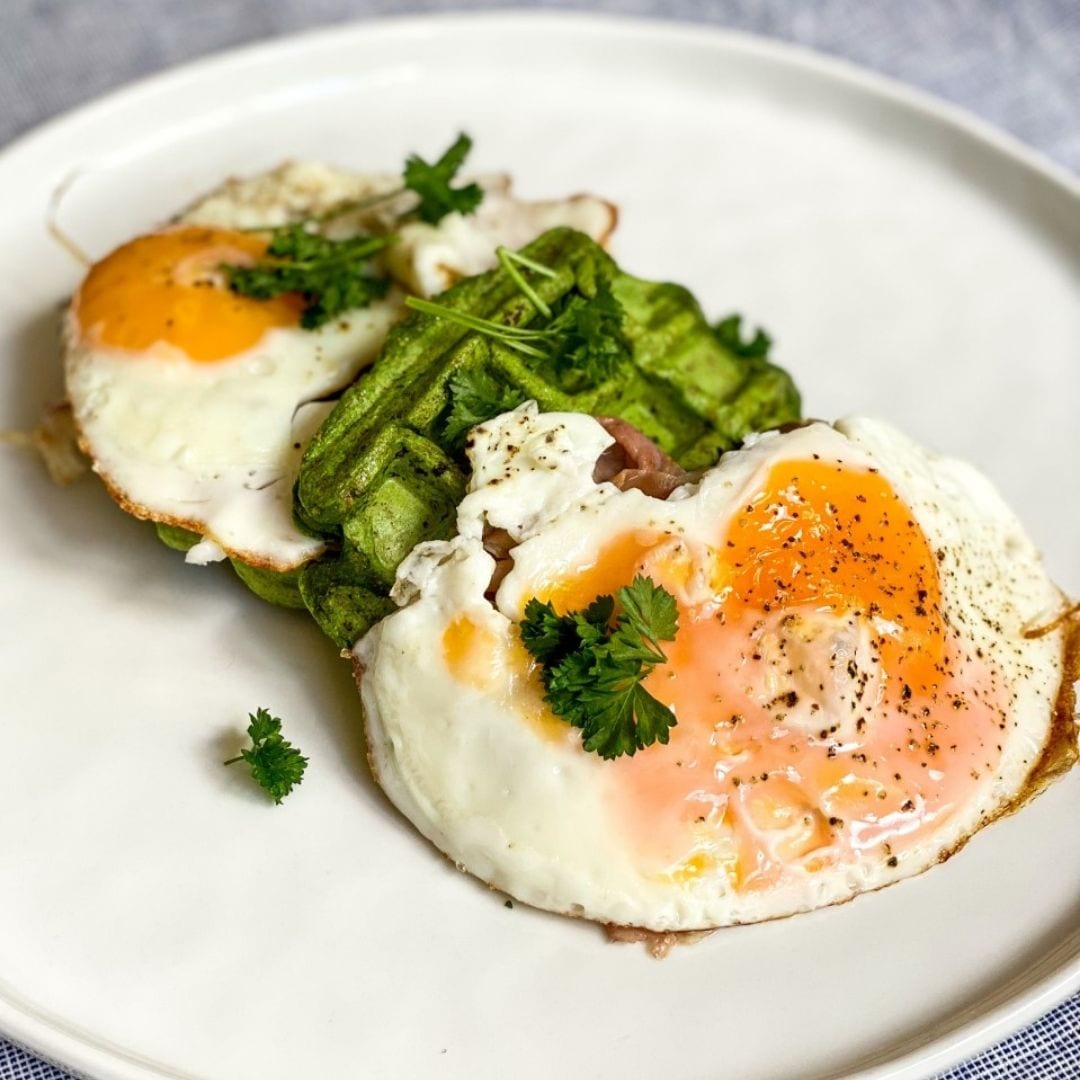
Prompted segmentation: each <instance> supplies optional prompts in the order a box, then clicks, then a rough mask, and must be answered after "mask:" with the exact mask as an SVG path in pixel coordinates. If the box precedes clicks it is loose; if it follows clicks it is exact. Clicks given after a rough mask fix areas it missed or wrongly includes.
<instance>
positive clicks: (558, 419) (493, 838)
mask: <svg viewBox="0 0 1080 1080" xmlns="http://www.w3.org/2000/svg"><path fill="white" fill-rule="evenodd" d="M611 442H612V439H611V437H610V436H609V435H608V434H607V433H606V432H605V431H604V429H603V428H602V427H601V426H600V425H599V424H598V423H597V422H596V421H595V420H593V419H592V418H590V417H587V416H580V415H573V414H559V413H546V414H540V413H538V411H537V409H536V407H535V405H534V404H533V403H527V404H526V405H523V406H522V407H521V408H519V409H517V410H515V411H514V412H512V413H508V414H504V415H503V416H502V417H498V418H496V419H495V420H493V421H489V422H488V423H487V424H484V425H481V427H480V428H478V429H475V431H474V434H473V438H472V448H471V450H470V457H471V460H472V463H473V468H474V473H473V478H472V483H471V485H470V490H469V493H468V494H467V495H466V497H465V499H464V500H463V502H462V503H461V505H460V508H459V518H458V535H457V536H456V537H455V538H454V539H452V540H449V541H438V542H429V543H425V544H422V545H420V546H419V547H418V548H417V549H416V550H415V551H414V552H413V554H412V555H411V556H410V557H409V558H408V559H407V560H406V561H405V563H404V564H403V565H402V567H401V569H400V571H399V575H398V581H397V585H396V587H395V591H394V596H395V599H396V600H397V601H398V603H399V604H401V605H403V606H402V607H401V608H400V609H399V610H398V611H397V612H395V613H393V614H391V615H390V616H388V617H387V618H385V619H384V620H382V622H380V623H379V624H377V625H376V626H375V627H374V628H373V629H372V630H371V631H370V632H369V633H368V634H367V635H366V636H365V637H364V638H362V639H361V640H360V641H359V642H358V643H357V644H356V646H355V647H354V650H353V655H354V658H355V661H356V664H357V666H358V670H360V671H362V673H363V674H362V678H361V680H360V691H361V698H362V704H363V710H364V716H365V722H366V726H367V735H368V741H369V747H370V755H371V761H372V764H373V768H374V771H375V773H376V776H377V777H378V779H379V782H380V783H381V784H382V786H383V787H384V789H385V790H386V792H387V794H388V795H389V797H390V799H391V800H392V801H393V802H394V804H395V805H396V806H397V807H398V809H399V810H400V811H401V812H402V813H403V814H404V815H405V816H406V817H407V818H408V819H409V820H410V821H411V822H412V823H413V824H414V825H415V826H416V828H417V829H418V830H419V831H420V832H421V833H422V834H423V835H424V836H425V837H427V839H428V840H430V841H431V842H432V843H433V844H434V845H435V846H436V847H437V848H439V849H440V850H441V851H442V852H444V853H445V854H446V855H447V856H448V857H449V858H450V859H452V860H453V861H454V862H455V863H456V864H457V865H458V866H460V867H461V868H462V869H464V870H466V871H468V872H470V873H472V874H474V875H475V876H477V877H478V878H480V879H482V880H483V881H485V882H487V883H489V884H490V885H492V886H493V887H495V888H497V889H499V890H501V891H504V892H506V893H508V894H510V895H511V896H513V897H515V898H517V899H519V900H521V901H523V902H526V903H529V904H532V905H535V906H537V907H540V908H544V909H548V910H552V911H556V912H561V913H566V914H571V915H578V916H583V917H585V918H588V919H592V920H596V921H599V922H604V923H612V924H620V925H630V926H637V927H644V928H647V929H651V930H656V931H669V930H695V929H706V928H709V927H717V926H726V925H730V924H734V923H747V922H756V921H760V920H764V919H770V918H776V917H780V916H786V915H790V914H793V913H796V912H800V911H805V910H809V909H811V908H815V907H820V906H823V905H827V904H833V903H837V902H840V901H843V900H847V899H849V898H851V897H852V896H855V895H856V894H858V893H861V892H865V891H868V890H871V889H876V888H879V887H881V886H883V885H888V884H890V883H892V882H894V881H897V880H899V879H900V878H902V877H907V876H910V875H913V874H918V873H920V872H921V871H923V870H925V869H927V868H928V867H930V866H932V865H934V864H935V863H936V862H938V861H939V860H940V859H941V858H943V857H945V856H946V855H948V854H949V853H951V852H952V851H953V850H954V849H955V848H956V847H958V846H959V845H960V844H962V843H963V841H964V840H965V839H966V838H967V837H969V836H970V835H971V834H972V833H974V832H975V831H977V830H978V829H979V828H980V827H981V826H982V825H984V824H986V823H987V822H988V821H990V820H992V819H993V817H994V816H996V815H997V814H999V813H1000V812H1001V811H1002V810H1003V809H1005V808H1006V807H1008V806H1010V804H1012V802H1013V801H1014V800H1015V799H1016V798H1017V796H1018V795H1020V794H1022V792H1023V790H1024V788H1025V784H1026V783H1027V781H1028V778H1029V775H1030V774H1031V772H1032V769H1033V767H1034V766H1035V763H1036V762H1037V761H1038V759H1039V757H1040V754H1041V753H1042V751H1043V749H1044V747H1045V746H1046V745H1047V743H1048V740H1049V739H1050V736H1051V731H1052V718H1053V712H1054V706H1055V702H1056V700H1057V696H1058V692H1059V688H1060V685H1061V681H1062V673H1063V661H1062V650H1063V632H1061V631H1059V632H1054V633H1049V634H1046V635H1044V636H1042V637H1039V638H1031V639H1029V638H1025V637H1024V634H1023V631H1024V629H1025V628H1026V627H1028V626H1030V625H1031V624H1032V623H1033V622H1035V621H1038V620H1039V619H1041V618H1043V617H1045V616H1046V615H1047V613H1049V612H1053V611H1054V610H1056V608H1057V607H1058V605H1059V604H1060V600H1061V596H1060V593H1059V592H1058V590H1056V588H1055V587H1054V586H1053V584H1052V582H1050V580H1049V579H1048V578H1047V576H1046V574H1045V571H1044V570H1043V568H1042V566H1041V563H1040V560H1039V556H1038V553H1037V552H1036V550H1035V549H1034V547H1033V546H1032V544H1031V542H1030V540H1029V539H1028V538H1027V536H1026V535H1025V533H1024V532H1023V529H1022V528H1021V526H1020V525H1019V523H1018V522H1017V520H1016V519H1015V517H1014V516H1013V514H1012V513H1011V511H1010V510H1009V509H1008V508H1007V507H1006V506H1005V504H1004V503H1003V502H1002V500H1001V499H1000V497H999V496H998V495H997V494H996V492H995V491H994V489H993V487H992V485H991V484H990V483H989V482H988V481H987V480H986V479H985V478H984V477H982V476H981V475H980V474H979V473H978V472H977V471H976V470H974V469H973V468H971V467H970V466H968V465H965V464H963V463H961V462H957V461H954V460H951V459H948V458H943V457H939V456H937V455H935V454H932V453H930V452H928V451H926V450H924V449H923V448H921V447H919V446H917V445H916V444H915V443H913V442H912V441H911V440H909V439H908V438H906V437H905V436H904V435H902V434H901V433H900V432H898V431H896V430H895V429H893V428H892V427H890V426H888V425H887V424H884V423H882V422H879V421H875V420H869V419H861V418H855V419H849V420H845V421H842V422H840V423H838V424H836V425H835V426H829V425H826V424H823V423H813V424H810V425H808V426H806V427H803V428H801V429H798V430H795V431H792V432H789V433H787V434H776V433H769V434H764V435H762V436H760V437H758V438H755V439H753V440H750V441H749V445H748V447H747V448H746V449H743V450H740V451H735V452H730V453H727V454H725V455H724V456H723V457H722V459H721V460H720V462H719V463H718V464H717V465H716V466H715V467H714V468H713V469H711V470H709V471H708V472H707V473H706V474H704V475H703V476H702V477H701V478H700V480H698V481H697V482H696V483H693V484H688V485H686V486H684V487H683V488H681V489H679V490H678V491H676V492H675V494H674V495H673V496H672V497H671V498H670V499H669V500H667V501H660V500H657V499H653V498H650V497H648V496H646V495H644V494H642V493H641V492H640V491H635V490H630V491H625V492H622V491H619V490H618V489H617V488H615V487H614V486H613V485H612V484H609V483H603V484H596V483H594V482H593V480H592V470H593V466H594V464H595V461H596V458H597V457H598V456H599V453H600V452H601V451H602V450H603V449H604V448H605V447H606V446H608V445H610V443H611ZM815 454H817V455H819V457H820V458H823V459H825V460H828V461H836V462H839V463H842V464H843V465H844V466H846V467H849V468H853V469H870V468H873V469H876V470H878V471H879V472H880V473H881V475H882V476H883V477H884V478H885V479H886V480H887V481H889V483H890V484H891V485H892V487H893V489H894V491H895V492H896V494H897V495H898V496H899V497H900V499H902V500H903V501H904V503H906V505H907V506H908V507H909V508H910V510H911V511H912V515H913V517H914V518H915V520H916V521H917V522H918V525H919V526H920V527H921V530H922V532H923V534H924V535H925V537H926V539H927V541H928V543H929V545H930V548H931V549H932V550H935V551H938V550H941V551H945V552H948V559H949V560H950V566H951V567H952V568H953V569H954V570H955V571H956V572H950V573H942V574H941V589H942V610H943V612H944V613H945V615H946V617H947V620H948V622H949V624H951V625H952V626H962V627H964V632H965V634H966V638H965V641H966V644H967V645H968V646H969V647H970V648H971V649H972V650H974V649H983V650H986V652H987V653H988V654H990V655H992V656H993V657H994V659H995V662H996V664H997V666H998V671H999V672H1000V675H1001V679H1002V681H1003V682H1004V684H1005V685H1006V686H1007V687H1008V688H1009V690H1010V691H1011V693H1012V694H1013V695H1014V698H1013V702H1012V705H1011V709H1010V717H1011V720H1012V721H1014V722H1013V723H1012V724H1011V725H1010V726H1009V727H1008V730H1007V731H1003V732H1002V733H1001V739H1002V752H1001V755H1000V758H999V760H998V763H997V766H996V768H995V769H994V771H993V772H992V773H987V774H986V775H984V776H983V777H982V778H981V779H980V781H979V782H978V783H977V784H974V785H973V786H972V787H971V789H970V794H969V796H968V797H967V799H966V802H965V803H964V805H963V806H960V807H958V808H956V810H955V812H954V813H952V814H951V816H949V817H948V818H947V820H946V821H945V823H944V824H943V825H942V826H941V827H940V828H937V829H934V830H932V831H930V832H929V833H928V834H927V835H925V836H924V837H922V838H921V839H920V840H918V841H917V842H915V843H913V845H912V846H910V847H908V848H907V849H906V850H905V851H904V853H903V858H902V859H901V860H896V859H893V860H891V862H890V860H886V859H884V858H883V857H882V856H881V854H880V852H877V853H874V854H873V855H871V854H870V853H867V854H866V856H865V857H860V858H856V859H854V860H852V861H850V862H847V863H844V864H841V865H835V866H832V867H830V868H828V869H826V870H824V871H819V872H816V873H813V874H811V873H791V874H788V875H787V876H786V877H785V879H784V880H783V881H782V882H781V883H779V884H777V885H776V886H775V887H771V888H769V889H766V890H763V891H757V892H746V891H740V890H739V889H737V888H736V887H734V886H733V885H732V884H731V882H730V881H729V880H728V878H727V877H726V876H725V875H724V874H722V873H709V874H703V875H701V876H699V877H696V878H694V877H691V878H690V879H688V880H674V879H673V877H672V876H671V875H665V874H663V873H658V872H657V868H656V866H655V865H653V864H652V863H651V861H650V860H649V859H647V858H645V857H644V856H643V855H642V853H641V850H640V846H639V844H638V842H637V841H638V839H639V838H636V837H635V836H633V835H632V834H628V832H627V829H626V827H625V824H624V823H621V822H620V821H618V820H616V818H615V815H614V814H613V811H612V807H613V806H614V805H616V801H615V793H616V785H617V783H618V781H617V778H616V773H615V769H614V767H613V764H612V763H611V762H608V761H604V760H603V759H601V758H600V757H599V756H598V755H596V754H593V753H587V752H585V751H584V750H583V748H582V745H581V739H580V734H579V732H578V731H577V730H575V729H573V728H571V727H570V726H569V725H568V724H564V723H562V722H561V721H559V720H557V719H556V718H554V717H552V716H551V714H550V713H546V714H545V711H544V709H543V707H542V705H538V700H539V699H538V693H537V689H536V685H535V683H536V680H535V678H533V679H532V682H531V684H530V680H529V679H528V678H526V677H525V676H524V675H523V674H522V670H521V664H520V652H518V653H515V651H514V648H513V643H514V641H515V640H516V629H515V622H516V621H517V620H518V619H519V618H520V617H521V612H522V609H523V606H524V604H525V602H526V601H527V600H528V599H529V597H530V596H531V595H533V594H534V592H535V589H536V583H537V582H538V581H551V580H558V579H559V578H560V575H561V574H564V573H569V572H570V571H571V570H572V568H574V567H580V566H581V565H583V563H587V562H588V561H589V559H590V558H595V557H596V556H597V555H598V553H599V552H600V551H601V549H602V548H603V547H604V545H605V543H606V542H608V541H610V540H611V539H612V538H613V537H615V536H619V535H622V534H626V533H628V532H631V531H633V530H635V529H641V530H646V531H649V532H652V533H655V532H656V531H657V530H664V529H670V530H671V531H672V533H673V534H674V535H675V536H677V538H678V540H679V541H680V542H684V543H686V544H688V545H690V547H691V548H693V547H694V545H695V544H699V545H706V544H708V543H710V542H712V543H715V538H716V537H717V536H718V535H719V530H720V529H721V527H722V526H723V524H724V523H725V522H726V521H728V520H730V518H731V516H732V514H733V513H736V512H737V511H738V508H739V507H741V506H742V505H743V503H744V502H745V501H746V496H747V493H748V492H751V491H753V490H754V489H755V485H757V484H760V483H761V480H762V477H763V476H765V475H766V473H767V472H768V470H769V469H770V468H771V466H772V465H773V464H774V463H776V462H777V461H780V460H785V461H786V460H796V461H801V460H810V459H811V458H812V456H813V455H815ZM485 523H486V524H489V525H492V526H497V527H500V528H505V529H507V530H508V531H509V532H510V533H511V535H512V536H513V538H514V539H515V540H516V541H518V546H517V547H516V548H515V549H514V551H513V553H512V554H513V560H514V565H513V569H512V570H511V571H510V573H509V574H508V575H507V576H506V577H505V579H504V580H503V582H502V584H501V585H500V587H499V589H498V592H497V594H496V597H495V600H494V603H493V602H491V601H489V600H488V599H487V598H485V590H486V589H487V588H488V584H489V582H490V580H491V575H492V571H493V569H494V565H495V564H494V560H493V558H492V557H491V556H490V555H489V554H488V553H487V552H485V550H484V548H483V540H482V538H483V531H484V526H485ZM686 587H687V588H688V589H691V590H692V589H694V588H695V587H696V586H695V584H694V581H693V577H692V576H691V578H690V579H689V580H688V583H687V586H686ZM690 599H691V600H693V599H695V598H694V597H691V598H690ZM462 619H465V620H467V621H468V622H469V623H470V624H471V625H473V626H474V627H476V628H478V630H477V632H479V633H481V634H486V635H490V640H491V642H492V647H491V649H490V650H489V652H488V654H487V657H486V662H485V669H486V670H485V671H483V672H479V673H475V678H470V679H464V680H463V679H462V676H461V673H460V672H459V671H456V670H451V665H450V664H448V662H447V658H446V656H447V654H446V651H445V648H446V647H445V640H446V639H445V634H446V631H447V628H448V627H449V626H451V624H452V623H454V622H455V621H456V620H462ZM856 647H857V646H856ZM674 745H675V743H674V740H673V743H672V747H674ZM670 749H671V747H659V746H654V747H650V748H646V749H644V750H642V751H639V754H641V755H647V754H654V753H659V754H664V753H668V752H669V750H670Z"/></svg>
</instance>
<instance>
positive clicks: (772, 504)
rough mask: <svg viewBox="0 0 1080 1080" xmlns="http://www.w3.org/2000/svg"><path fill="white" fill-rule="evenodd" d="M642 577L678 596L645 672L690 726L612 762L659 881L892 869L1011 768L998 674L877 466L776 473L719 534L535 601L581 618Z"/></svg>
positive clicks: (631, 542) (569, 583)
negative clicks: (948, 603)
mask: <svg viewBox="0 0 1080 1080" xmlns="http://www.w3.org/2000/svg"><path fill="white" fill-rule="evenodd" d="M695 572H696V573H697V578H696V580H697V582H698V585H697V586H696V591H695V590H694V589H691V588H689V585H688V583H690V582H692V580H694V573H695ZM636 574H645V575H648V576H650V577H651V578H652V579H653V580H654V581H655V582H656V583H657V584H659V585H663V586H664V587H665V588H667V589H668V590H669V591H671V592H672V593H673V594H674V595H675V596H676V598H677V599H678V600H679V629H678V633H677V635H676V638H675V640H674V641H673V642H669V643H667V644H666V646H665V652H666V656H667V662H666V663H665V664H664V665H661V666H658V667H657V668H656V669H654V671H653V672H652V673H651V674H650V675H649V677H648V678H647V680H646V683H645V686H646V688H647V689H648V690H649V691H650V692H651V693H652V694H653V695H654V696H655V697H657V698H658V699H659V700H661V701H663V702H664V703H665V704H666V705H668V706H669V707H670V708H671V709H672V711H673V712H674V713H675V716H676V718H677V725H676V726H675V727H674V728H672V730H671V732H670V742H669V743H668V744H667V745H666V746H665V745H659V744H656V745H653V746H651V747H648V748H647V749H645V750H644V751H641V752H639V753H638V754H636V755H635V756H633V757H623V758H619V759H617V760H616V761H613V762H610V763H607V766H606V767H608V768H610V769H611V770H612V772H611V777H612V779H613V785H614V786H613V790H614V792H615V795H614V801H613V804H612V809H613V812H614V813H615V815H616V818H617V820H618V821H619V822H620V824H621V825H623V826H625V829H626V832H627V836H628V840H629V842H632V843H633V844H635V845H636V846H637V847H638V848H639V849H641V847H642V845H644V847H645V849H647V850H646V851H645V852H644V854H645V855H646V857H647V858H648V860H649V862H650V865H653V866H654V867H656V868H657V873H658V874H660V875H662V876H666V877H668V878H669V879H670V880H674V881H689V880H691V879H694V878H697V877H700V876H701V875H703V874H709V873H714V872H723V873H726V874H727V876H728V878H729V879H730V881H731V883H732V884H733V885H734V887H735V888H737V889H740V890H753V889H759V888H765V887H769V886H771V885H774V884H776V883H777V882H779V881H781V880H783V879H785V877H786V876H787V875H788V874H789V873H791V872H792V871H793V870H794V869H795V868H799V869H800V870H801V871H802V872H805V873H813V872H815V871H820V870H822V869H824V868H825V867H827V866H831V865H835V864H836V863H838V862H845V861H848V862H850V861H851V860H853V859H854V858H856V857H859V856H862V855H864V854H865V853H867V852H871V853H873V855H874V856H875V857H880V858H881V859H882V861H884V862H886V863H887V864H888V865H889V866H896V865H897V863H898V860H899V859H901V858H903V854H904V851H905V849H906V848H908V847H909V846H911V845H912V844H914V843H916V842H917V841H918V840H919V839H920V838H922V837H925V836H926V835H927V833H928V832H929V831H930V830H933V829H935V828H939V827H940V826H941V824H942V823H943V822H944V821H946V820H947V819H948V817H949V815H950V814H952V813H953V812H954V811H955V810H956V809H957V808H958V807H960V806H961V805H962V804H963V803H964V802H965V801H966V800H967V798H968V797H969V796H970V795H971V793H972V791H973V789H974V788H975V787H976V786H977V785H978V784H979V782H980V780H981V779H982V778H983V777H987V776H988V775H989V774H991V773H992V772H993V770H994V768H995V767H996V763H997V761H998V759H999V758H1000V754H1001V742H1002V730H1001V729H1002V728H1003V727H1004V726H1005V714H1004V711H1003V710H1002V708H1001V707H1000V698H1001V693H1000V689H999V687H998V685H997V676H996V673H995V671H994V670H993V669H992V668H991V666H990V665H989V664H988V663H987V662H986V660H985V659H984V658H983V657H982V654H981V651H978V652H976V653H974V654H972V655H969V651H968V650H966V649H965V648H964V647H963V645H962V643H961V642H959V641H958V639H957V636H956V635H955V633H954V632H953V631H950V630H949V628H948V626H947V623H946V621H945V620H944V618H943V616H942V609H941V588H940V580H939V570H938V562H937V559H936V558H935V555H934V552H933V551H932V550H931V548H930V545H929V544H928V543H927V540H926V538H925V536H924V535H923V532H922V530H921V529H920V528H919V526H918V525H917V524H916V522H915V521H914V519H913V515H912V514H911V512H910V510H909V509H908V508H907V506H906V505H905V503H904V502H903V501H902V500H901V499H900V498H899V497H898V496H897V495H896V493H895V492H894V491H893V489H892V487H891V485H890V484H889V483H888V482H887V481H886V480H884V479H883V478H882V477H881V476H880V475H879V474H878V473H877V472H876V471H874V470H866V469H855V468H850V467H847V466H844V465H841V464H837V463H835V462H831V463H830V462H825V461H821V460H812V461H790V462H782V463H779V464H776V465H774V466H773V467H772V469H771V470H770V471H769V472H768V474H767V475H766V477H765V479H764V481H763V482H762V483H761V484H760V486H758V487H757V489H756V491H755V493H754V494H752V495H751V496H750V497H749V498H748V499H747V500H746V501H745V503H744V504H743V505H741V506H739V507H738V508H737V511H736V512H735V513H734V514H733V515H732V516H730V517H729V519H728V521H727V523H726V524H725V527H724V529H723V531H722V534H721V535H719V536H718V538H717V541H716V543H715V545H698V547H697V548H695V547H694V545H692V544H690V543H689V542H686V541H683V540H681V539H680V538H678V537H672V536H671V535H670V534H659V533H653V532H649V531H639V532H634V533H628V534H625V535H623V536H620V537H617V538H616V539H615V540H613V541H612V542H611V543H610V544H609V545H607V546H606V547H605V548H604V549H603V550H602V551H601V552H600V553H599V555H598V556H597V557H596V559H595V561H594V562H593V563H591V564H589V565H586V566H582V567H580V568H579V569H578V570H576V571H575V572H574V573H573V574H571V575H570V576H569V577H567V578H564V579H562V580H560V581H558V582H556V583H552V584H550V585H548V586H547V587H545V588H543V589H541V590H539V593H540V595H541V596H542V597H545V598H547V599H550V600H551V602H552V603H553V604H554V605H555V607H556V609H557V610H560V611H569V610H576V609H578V608H581V607H583V606H585V605H586V604H588V603H589V602H590V601H591V600H593V599H594V598H595V597H596V596H598V595H602V594H605V593H613V592H614V591H615V590H617V589H618V588H619V587H620V586H622V585H626V584H629V583H630V581H632V580H633V578H634V576H635V575H636ZM702 582H704V586H703V585H702Z"/></svg>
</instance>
